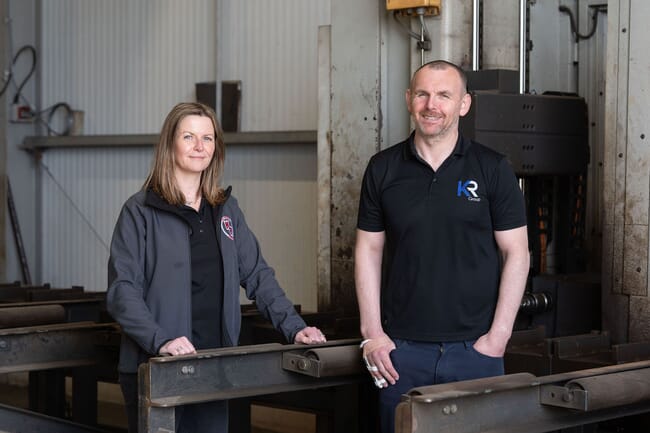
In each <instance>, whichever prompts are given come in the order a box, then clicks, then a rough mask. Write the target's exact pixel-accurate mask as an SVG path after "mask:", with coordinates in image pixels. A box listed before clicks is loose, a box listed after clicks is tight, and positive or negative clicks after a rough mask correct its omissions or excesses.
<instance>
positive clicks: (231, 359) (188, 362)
mask: <svg viewBox="0 0 650 433" xmlns="http://www.w3.org/2000/svg"><path fill="white" fill-rule="evenodd" d="M358 344H359V339H350V340H338V341H331V342H328V343H324V344H321V345H316V346H305V345H300V344H291V345H282V344H277V343H273V344H261V345H253V346H239V347H233V348H224V349H216V350H201V351H198V353H197V354H196V355H188V356H177V357H157V358H151V359H150V360H149V362H148V363H145V364H142V365H141V366H140V369H139V372H138V378H139V393H140V395H139V401H140V417H139V420H140V421H139V422H140V431H141V432H146V433H158V432H169V433H173V432H174V429H175V424H174V408H175V406H179V405H185V404H192V403H200V402H207V401H214V400H229V399H237V398H244V397H255V396H262V395H268V394H276V393H285V392H291V391H304V390H315V389H321V388H326V387H336V386H343V385H349V384H354V383H359V382H361V381H367V380H368V375H367V374H366V373H365V372H363V371H362V369H360V368H358V366H357V364H358V363H359V362H360V353H359V349H358ZM327 349H330V351H331V352H332V354H329V353H327ZM315 350H316V351H318V353H319V355H318V356H319V357H320V359H321V360H322V359H327V361H326V362H325V363H324V364H321V365H320V366H319V368H318V369H316V370H314V369H310V368H304V369H302V370H301V369H300V368H299V367H298V368H295V367H296V363H299V362H300V359H303V360H311V362H313V361H314V354H313V352H311V353H309V352H310V351H315ZM352 351H354V352H356V353H357V356H356V357H355V358H354V359H352V357H351V356H350V353H351V352H352ZM299 355H302V356H303V357H304V358H296V356H299ZM337 356H340V357H341V359H338V360H337V359H335V358H336V357H337ZM283 362H284V364H285V367H286V368H284V367H283ZM306 362H310V361H306ZM346 363H352V364H355V365H353V366H344V364H346ZM291 364H293V367H291V366H290V365H291ZM327 365H329V367H327ZM314 371H317V372H318V373H317V374H315V373H314ZM351 431H354V429H352V430H351Z"/></svg>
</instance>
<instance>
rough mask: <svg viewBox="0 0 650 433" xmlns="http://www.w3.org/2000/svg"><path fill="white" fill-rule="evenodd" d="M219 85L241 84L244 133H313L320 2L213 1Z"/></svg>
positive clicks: (324, 5)
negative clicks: (304, 131) (237, 81)
mask: <svg viewBox="0 0 650 433" xmlns="http://www.w3.org/2000/svg"><path fill="white" fill-rule="evenodd" d="M217 14H218V16H219V26H218V29H217V31H218V33H217V41H218V46H217V54H218V64H217V77H218V81H219V82H221V81H224V80H241V82H242V102H241V113H242V114H241V129H242V130H243V131H283V130H315V129H316V127H317V123H318V104H317V76H318V55H317V52H318V50H317V48H318V26H319V25H327V24H330V2H329V1H324V0H274V1H268V0H246V1H232V0H217Z"/></svg>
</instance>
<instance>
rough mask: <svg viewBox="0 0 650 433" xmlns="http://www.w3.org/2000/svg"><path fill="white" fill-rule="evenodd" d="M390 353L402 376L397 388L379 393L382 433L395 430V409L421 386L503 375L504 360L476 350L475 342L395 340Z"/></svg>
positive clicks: (385, 389)
mask: <svg viewBox="0 0 650 433" xmlns="http://www.w3.org/2000/svg"><path fill="white" fill-rule="evenodd" d="M393 341H394V342H395V346H396V349H395V350H393V351H392V352H391V354H390V357H391V361H392V362H393V366H394V367H395V369H396V370H397V373H398V374H399V380H398V381H397V383H396V384H395V385H390V384H389V385H388V387H387V388H383V389H381V390H380V391H379V417H380V420H379V422H380V425H381V431H382V433H393V432H394V431H395V408H396V407H397V404H398V403H399V402H400V399H401V396H402V394H406V393H407V392H408V391H409V390H410V389H412V388H416V387H419V386H428V385H436V384H440V383H449V382H457V381H461V380H469V379H479V378H482V377H491V376H500V375H502V374H503V373H504V370H503V358H493V357H490V356H486V355H483V354H482V353H479V352H477V351H476V350H474V347H473V344H474V340H472V341H459V342H444V343H430V342H421V341H411V340H400V339H394V340H393Z"/></svg>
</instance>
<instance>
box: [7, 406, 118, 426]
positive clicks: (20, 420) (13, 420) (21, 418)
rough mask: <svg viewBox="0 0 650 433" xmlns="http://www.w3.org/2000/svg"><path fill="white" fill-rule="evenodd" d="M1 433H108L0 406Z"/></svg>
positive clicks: (59, 419)
mask: <svg viewBox="0 0 650 433" xmlns="http://www.w3.org/2000/svg"><path fill="white" fill-rule="evenodd" d="M0 431H2V432H30V433H106V431H105V430H99V429H96V428H93V427H89V426H84V425H81V424H76V423H71V422H70V421H65V420H62V419H61V418H55V417H51V416H47V415H42V414H39V413H35V412H30V411H27V410H23V409H18V408H15V407H10V406H5V405H3V404H0Z"/></svg>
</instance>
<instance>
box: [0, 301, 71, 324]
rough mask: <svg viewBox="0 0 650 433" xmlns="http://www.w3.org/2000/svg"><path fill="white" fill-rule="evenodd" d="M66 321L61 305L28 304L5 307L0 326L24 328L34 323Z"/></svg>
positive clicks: (0, 316) (0, 318)
mask: <svg viewBox="0 0 650 433" xmlns="http://www.w3.org/2000/svg"><path fill="white" fill-rule="evenodd" d="M53 323H65V309H64V308H63V306H61V305H28V306H24V307H12V308H3V309H2V314H0V328H2V329H5V328H22V327H25V326H34V325H49V324H53Z"/></svg>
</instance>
